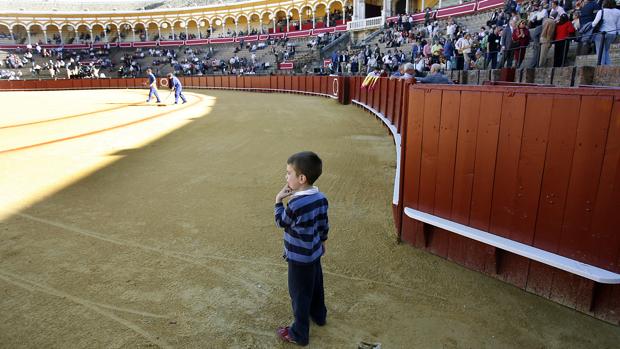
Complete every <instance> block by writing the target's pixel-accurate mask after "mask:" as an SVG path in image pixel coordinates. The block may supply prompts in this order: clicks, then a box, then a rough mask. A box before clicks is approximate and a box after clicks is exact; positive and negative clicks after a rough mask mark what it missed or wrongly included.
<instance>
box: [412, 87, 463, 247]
mask: <svg viewBox="0 0 620 349" xmlns="http://www.w3.org/2000/svg"><path fill="white" fill-rule="evenodd" d="M427 99H428V98H427ZM440 103H441V104H440V116H439V124H438V125H437V126H438V128H437V132H438V136H439V139H438V144H437V160H436V165H435V171H436V175H435V178H434V179H431V180H434V182H435V185H434V198H433V200H434V207H433V212H434V215H436V216H439V217H442V218H448V219H449V218H450V214H451V211H452V194H453V193H452V189H453V180H454V161H455V158H456V141H457V135H458V125H459V108H460V103H461V93H460V92H459V91H443V93H442V95H441V101H440ZM425 123H426V120H425ZM430 125H432V126H433V127H434V126H435V122H434V121H431V123H430ZM433 130H434V129H433ZM425 135H426V134H425ZM433 136H434V135H433ZM432 141H433V140H432V139H431V142H432ZM423 144H424V140H423ZM431 144H432V143H431ZM430 154H431V155H432V152H431V153H430ZM423 155H424V154H423ZM423 164H424V162H423ZM424 168H425V167H424V165H423V166H422V170H423V171H422V174H424ZM421 193H425V190H422V191H421ZM421 197H422V196H421ZM452 235H454V234H453V233H450V232H447V231H445V230H443V229H434V232H433V237H432V240H430V241H429V242H427V243H428V246H429V249H430V250H431V251H432V252H433V253H435V254H437V255H440V256H442V257H447V256H448V247H449V242H450V236H452Z"/></svg>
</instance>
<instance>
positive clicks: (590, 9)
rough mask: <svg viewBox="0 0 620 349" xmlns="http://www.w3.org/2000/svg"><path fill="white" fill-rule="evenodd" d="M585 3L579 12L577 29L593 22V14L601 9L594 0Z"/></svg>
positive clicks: (587, 0)
mask: <svg viewBox="0 0 620 349" xmlns="http://www.w3.org/2000/svg"><path fill="white" fill-rule="evenodd" d="M585 1H586V3H585V4H583V6H582V7H581V9H580V10H579V27H581V28H583V27H585V26H586V24H588V23H592V21H594V16H595V12H596V11H598V10H600V9H601V8H600V6H599V4H598V3H597V1H596V0H585Z"/></svg>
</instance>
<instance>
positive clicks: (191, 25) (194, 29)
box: [187, 19, 200, 40]
mask: <svg viewBox="0 0 620 349" xmlns="http://www.w3.org/2000/svg"><path fill="white" fill-rule="evenodd" d="M187 35H188V38H187V39H188V40H193V39H200V31H199V30H198V22H196V20H194V19H190V20H189V21H187Z"/></svg>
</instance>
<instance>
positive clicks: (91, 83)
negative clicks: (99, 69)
mask: <svg viewBox="0 0 620 349" xmlns="http://www.w3.org/2000/svg"><path fill="white" fill-rule="evenodd" d="M87 88H94V89H100V88H101V79H89V80H88V87H87Z"/></svg>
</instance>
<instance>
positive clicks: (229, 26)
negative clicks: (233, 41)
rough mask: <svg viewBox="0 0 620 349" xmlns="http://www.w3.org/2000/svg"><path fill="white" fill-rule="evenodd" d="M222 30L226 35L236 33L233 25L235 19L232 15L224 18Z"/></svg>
mask: <svg viewBox="0 0 620 349" xmlns="http://www.w3.org/2000/svg"><path fill="white" fill-rule="evenodd" d="M224 32H225V36H226V37H231V36H234V35H236V33H237V30H236V26H235V19H234V18H232V17H226V18H225V19H224Z"/></svg>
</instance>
